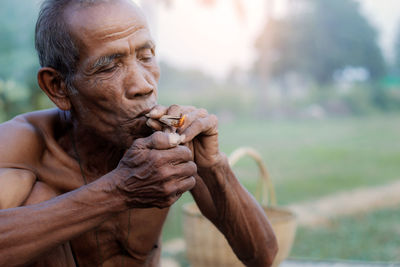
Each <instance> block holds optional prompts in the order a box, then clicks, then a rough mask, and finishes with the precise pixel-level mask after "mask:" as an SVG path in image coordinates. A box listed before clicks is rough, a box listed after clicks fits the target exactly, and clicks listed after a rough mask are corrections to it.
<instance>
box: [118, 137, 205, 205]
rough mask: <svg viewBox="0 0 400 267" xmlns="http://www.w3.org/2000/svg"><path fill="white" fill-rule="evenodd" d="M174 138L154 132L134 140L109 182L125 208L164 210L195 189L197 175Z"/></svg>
mask: <svg viewBox="0 0 400 267" xmlns="http://www.w3.org/2000/svg"><path fill="white" fill-rule="evenodd" d="M181 141H182V140H181V137H180V136H179V135H178V134H168V133H164V132H155V133H153V134H152V135H151V136H149V137H146V138H139V139H136V140H135V141H134V142H133V144H132V146H131V147H130V148H129V149H128V150H127V152H126V153H125V155H124V156H123V158H122V159H121V161H120V163H119V165H118V167H117V168H116V169H115V170H114V171H113V172H114V174H115V176H114V177H113V181H114V183H115V185H116V188H117V190H118V194H120V195H121V196H122V197H123V199H124V201H125V203H126V205H127V206H128V207H129V208H152V207H157V208H166V207H169V206H171V205H172V204H173V203H174V202H175V201H177V200H178V199H179V197H180V196H181V195H182V193H184V192H186V191H188V190H190V189H192V188H193V187H194V186H195V183H196V182H195V178H194V177H193V176H194V174H195V173H196V171H197V168H196V164H195V163H194V162H193V155H192V152H191V151H190V149H189V148H187V147H185V146H181V145H179V144H180V142H181Z"/></svg>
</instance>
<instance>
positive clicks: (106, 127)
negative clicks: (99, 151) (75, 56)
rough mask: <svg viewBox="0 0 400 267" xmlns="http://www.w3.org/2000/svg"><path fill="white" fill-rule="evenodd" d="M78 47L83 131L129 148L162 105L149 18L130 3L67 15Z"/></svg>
mask: <svg viewBox="0 0 400 267" xmlns="http://www.w3.org/2000/svg"><path fill="white" fill-rule="evenodd" d="M65 15H66V21H67V23H68V25H69V27H70V30H71V33H72V36H73V37H74V38H75V41H76V43H77V45H78V48H79V52H80V53H79V57H80V58H79V62H78V66H77V71H76V75H75V76H74V80H73V85H74V87H75V88H76V90H77V92H76V93H75V94H73V95H72V96H71V102H72V105H73V107H74V110H75V112H76V116H77V119H78V121H79V122H80V123H81V126H84V127H88V128H90V129H92V130H94V131H96V132H97V134H98V135H100V136H102V137H103V138H106V139H107V140H110V141H112V142H114V143H116V144H118V145H121V146H124V147H127V146H129V145H130V143H131V142H132V140H133V138H135V137H138V136H142V135H145V134H147V133H145V131H148V129H147V127H145V118H144V116H143V115H144V114H146V113H147V112H148V111H149V110H150V109H151V108H152V107H154V106H155V105H156V103H157V83H158V79H159V76H160V73H159V67H158V65H157V62H156V60H155V57H154V55H155V54H154V50H155V47H154V43H153V41H152V39H151V36H150V32H149V29H148V26H147V24H146V21H145V18H144V17H143V15H142V13H141V12H140V10H139V9H138V8H137V7H136V6H135V5H134V4H132V3H131V1H128V0H126V1H124V0H118V1H108V2H104V3H101V4H97V5H93V6H89V7H84V8H82V7H81V6H79V4H76V5H72V6H70V7H69V8H68V9H67V10H66V13H65Z"/></svg>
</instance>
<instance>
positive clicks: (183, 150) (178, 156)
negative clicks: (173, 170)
mask: <svg viewBox="0 0 400 267" xmlns="http://www.w3.org/2000/svg"><path fill="white" fill-rule="evenodd" d="M168 152H169V153H171V155H173V158H172V159H171V161H170V163H171V164H174V165H177V164H179V163H182V162H188V161H191V160H193V153H192V151H191V150H190V149H189V148H188V147H187V146H183V145H179V146H177V147H176V148H173V149H170V150H169V151H168Z"/></svg>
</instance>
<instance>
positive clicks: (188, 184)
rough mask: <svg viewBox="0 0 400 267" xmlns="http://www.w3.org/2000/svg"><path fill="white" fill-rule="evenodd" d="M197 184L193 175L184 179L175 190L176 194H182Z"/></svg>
mask: <svg viewBox="0 0 400 267" xmlns="http://www.w3.org/2000/svg"><path fill="white" fill-rule="evenodd" d="M195 185H196V179H195V178H194V177H193V176H190V177H188V178H185V179H183V180H182V181H181V182H180V183H179V185H178V189H177V190H176V192H175V196H178V197H179V196H181V195H182V194H183V193H185V192H186V191H189V190H191V189H192V188H193V187H195Z"/></svg>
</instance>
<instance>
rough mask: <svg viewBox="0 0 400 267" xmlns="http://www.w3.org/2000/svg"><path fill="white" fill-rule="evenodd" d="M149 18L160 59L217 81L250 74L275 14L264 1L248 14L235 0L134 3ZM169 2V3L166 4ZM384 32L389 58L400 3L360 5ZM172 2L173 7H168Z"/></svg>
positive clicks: (281, 2) (282, 9)
mask: <svg viewBox="0 0 400 267" xmlns="http://www.w3.org/2000/svg"><path fill="white" fill-rule="evenodd" d="M133 1H135V2H137V3H139V4H140V5H141V6H142V7H143V9H144V11H145V13H146V15H147V16H148V19H149V22H150V27H151V30H152V33H153V37H154V38H155V40H156V43H157V51H158V57H159V59H160V60H164V61H166V62H168V63H169V64H171V65H174V66H176V67H180V68H196V69H200V70H202V71H203V72H205V73H207V74H210V75H212V76H214V77H216V78H224V77H226V76H227V75H228V74H229V73H230V71H231V70H232V69H233V68H239V69H242V70H248V69H249V68H251V66H252V64H253V62H254V60H255V59H256V54H255V50H254V43H255V40H256V38H257V36H258V35H259V32H260V31H261V29H262V28H263V26H264V25H265V21H266V14H267V13H268V11H269V10H270V9H268V6H267V5H266V2H267V1H265V0H251V1H249V0H242V4H243V10H244V13H243V14H241V13H239V12H237V9H236V8H235V7H236V6H235V5H233V4H232V3H234V1H233V0H216V1H215V6H213V7H212V8H211V7H207V6H204V5H201V4H200V2H201V1H200V0H169V2H170V5H169V7H167V5H166V4H160V2H163V1H162V0H133ZM164 1H165V0H164ZM287 1H288V0H276V5H275V8H274V11H273V14H274V16H284V15H285V14H286V13H287V11H288V8H287V7H288V6H287V5H286V2H287ZM357 1H358V2H360V4H361V7H362V12H363V13H364V14H365V15H366V16H367V18H368V19H369V20H370V23H371V24H372V25H373V26H374V27H375V28H376V29H377V30H378V31H379V43H380V45H381V47H382V49H383V51H384V54H385V56H386V57H387V58H388V59H390V58H391V56H392V55H393V39H394V35H395V31H396V26H397V25H398V23H399V22H400V21H399V18H400V1H399V0H379V1H378V0H357ZM167 2H168V1H167Z"/></svg>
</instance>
